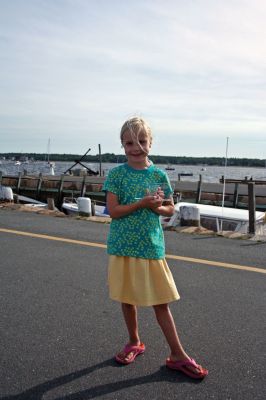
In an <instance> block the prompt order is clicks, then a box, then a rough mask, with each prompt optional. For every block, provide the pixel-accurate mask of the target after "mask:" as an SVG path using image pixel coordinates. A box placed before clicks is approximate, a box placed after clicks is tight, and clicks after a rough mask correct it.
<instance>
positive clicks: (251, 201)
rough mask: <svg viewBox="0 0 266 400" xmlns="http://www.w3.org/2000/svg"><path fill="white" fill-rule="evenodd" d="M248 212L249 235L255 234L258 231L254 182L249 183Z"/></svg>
mask: <svg viewBox="0 0 266 400" xmlns="http://www.w3.org/2000/svg"><path fill="white" fill-rule="evenodd" d="M248 211H249V233H250V234H252V235H253V234H254V233H255V231H256V226H255V224H256V221H255V213H256V197H255V184H254V182H249V183H248Z"/></svg>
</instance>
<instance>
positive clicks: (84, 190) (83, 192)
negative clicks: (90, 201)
mask: <svg viewBox="0 0 266 400" xmlns="http://www.w3.org/2000/svg"><path fill="white" fill-rule="evenodd" d="M85 194H86V175H84V177H83V180H82V185H81V191H80V197H85Z"/></svg>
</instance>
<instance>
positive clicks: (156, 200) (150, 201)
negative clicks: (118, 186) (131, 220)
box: [106, 192, 168, 218]
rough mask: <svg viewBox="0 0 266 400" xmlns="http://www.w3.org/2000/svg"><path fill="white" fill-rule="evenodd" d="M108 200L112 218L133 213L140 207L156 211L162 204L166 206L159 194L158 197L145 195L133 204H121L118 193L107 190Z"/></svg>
mask: <svg viewBox="0 0 266 400" xmlns="http://www.w3.org/2000/svg"><path fill="white" fill-rule="evenodd" d="M106 200H107V209H108V212H109V215H110V217H111V218H121V217H124V216H126V215H129V214H131V213H133V212H134V211H137V210H139V209H140V208H150V209H152V210H153V211H155V209H157V208H159V207H160V206H161V207H165V206H162V202H163V200H162V199H161V198H160V197H159V196H158V197H156V196H145V197H143V198H142V199H140V200H139V201H136V202H134V203H131V204H119V201H118V197H117V195H116V194H114V193H112V192H107V199H106ZM167 207H168V206H167ZM155 212H157V211H155ZM158 214H159V213H158ZM161 215H163V214H161ZM167 215H168V214H167Z"/></svg>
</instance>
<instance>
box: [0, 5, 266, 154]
mask: <svg viewBox="0 0 266 400" xmlns="http://www.w3.org/2000/svg"><path fill="white" fill-rule="evenodd" d="M265 14H266V4H265V2H264V1H260V0H255V1H253V2H252V4H251V3H250V2H248V1H245V0H241V1H240V0H230V1H229V0H225V1H223V2H213V1H210V0H209V1H207V0H199V1H197V2H195V1H192V0H188V1H186V2H184V1H181V0H180V1H174V0H172V1H168V0H166V1H164V2H162V1H159V0H154V1H151V0H146V1H145V0H144V1H143V0H142V1H140V0H137V1H131V0H130V1H128V2H124V1H120V0H116V1H115V0H114V1H112V2H109V1H106V0H103V1H98V2H88V1H85V0H76V1H72V0H64V1H63V0H61V1H60V0H59V1H56V2H54V1H51V0H45V1H44V0H39V1H33V0H32V1H30V0H28V1H27V2H21V1H18V0H13V1H12V2H2V4H1V16H0V26H1V28H0V77H1V78H0V104H1V107H0V134H1V137H2V136H3V135H4V136H5V135H12V137H13V138H14V141H13V143H17V145H18V146H19V142H22V141H23V140H26V138H27V137H30V138H32V137H33V135H34V132H35V133H36V132H38V136H37V137H36V141H35V142H34V143H33V142H32V141H30V140H29V143H30V142H32V146H33V145H34V147H35V149H36V148H37V147H38V146H39V144H38V143H39V142H41V141H42V142H43V141H44V139H45V137H48V136H54V139H53V143H54V146H55V147H54V150H55V151H60V150H62V152H69V151H71V148H72V146H71V140H73V139H72V135H73V133H74V134H75V138H77V140H78V142H79V143H80V144H82V145H84V143H86V141H88V140H89V141H90V140H91V141H92V142H93V141H94V135H95V134H96V135H97V140H98V141H102V142H103V143H106V144H108V146H109V147H110V152H117V151H120V148H119V147H117V143H116V142H115V141H114V140H110V135H113V134H117V135H118V131H119V127H120V125H121V124H122V122H123V119H124V118H126V117H127V116H128V115H131V114H133V113H141V114H143V115H144V116H145V117H147V118H148V119H149V120H150V122H151V124H152V125H153V126H154V127H155V129H156V130H158V131H160V132H162V133H165V134H167V135H168V136H169V137H170V138H171V141H172V142H175V143H176V142H177V141H179V140H180V139H179V137H177V136H178V135H182V133H184V132H185V134H186V135H191V137H192V136H193V137H194V138H196V140H201V141H202V142H203V141H204V143H206V145H207V144H208V140H205V139H206V138H209V137H210V136H211V137H212V139H213V140H214V141H215V139H216V138H217V140H220V138H221V137H226V136H228V135H230V136H231V135H232V136H234V137H235V138H236V139H237V140H241V137H243V135H244V136H245V135H248V133H250V134H251V135H252V137H253V139H254V141H255V140H256V139H258V140H260V139H261V138H262V135H263V134H264V132H265V128H266V117H265V105H266V95H265V86H266V79H265V66H266V65H265V64H266V55H265V50H264V48H265V45H264V38H265V36H266V27H265ZM87 132H91V133H90V134H89V135H91V136H90V138H89V139H88V133H87ZM62 135H65V140H64V141H63V143H62ZM15 138H16V139H15ZM183 140H185V139H184V138H183ZM171 141H168V143H170V144H169V145H168V148H166V149H164V151H165V152H167V151H169V152H171V151H173V146H172V145H171ZM5 143H6V144H5ZM190 143H191V140H190ZM118 144H119V141H118ZM2 146H3V147H2ZM2 146H1V147H2V148H3V149H6V150H7V151H12V148H10V142H7V141H5V140H4V141H2ZM13 146H15V144H13ZM84 146H85V145H84ZM241 146H242V148H243V149H244V147H243V146H244V143H243V141H242V143H241ZM196 147H197V148H196ZM246 147H247V151H248V148H250V145H248V144H247V146H246ZM197 149H198V146H195V148H194V147H191V146H187V147H186V151H187V152H188V153H187V154H188V155H193V154H194V153H196V152H197V151H198V150H197ZM29 151H30V149H29ZM243 151H246V150H243ZM257 151H258V152H259V153H260V154H261V150H260V149H257ZM255 153H256V151H255V149H254V154H255ZM264 157H265V155H264Z"/></svg>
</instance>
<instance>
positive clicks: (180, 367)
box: [166, 358, 208, 379]
mask: <svg viewBox="0 0 266 400" xmlns="http://www.w3.org/2000/svg"><path fill="white" fill-rule="evenodd" d="M166 366H167V367H168V368H170V369H175V370H177V371H181V372H183V373H184V374H186V375H187V376H189V377H190V378H194V379H203V378H205V376H207V375H208V370H207V369H205V368H203V367H202V366H201V365H199V364H197V363H196V361H195V360H193V358H190V359H189V360H180V361H172V360H171V359H170V358H167V360H166ZM188 367H194V368H196V369H197V370H198V372H194V371H192V370H191V369H190V368H188Z"/></svg>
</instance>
